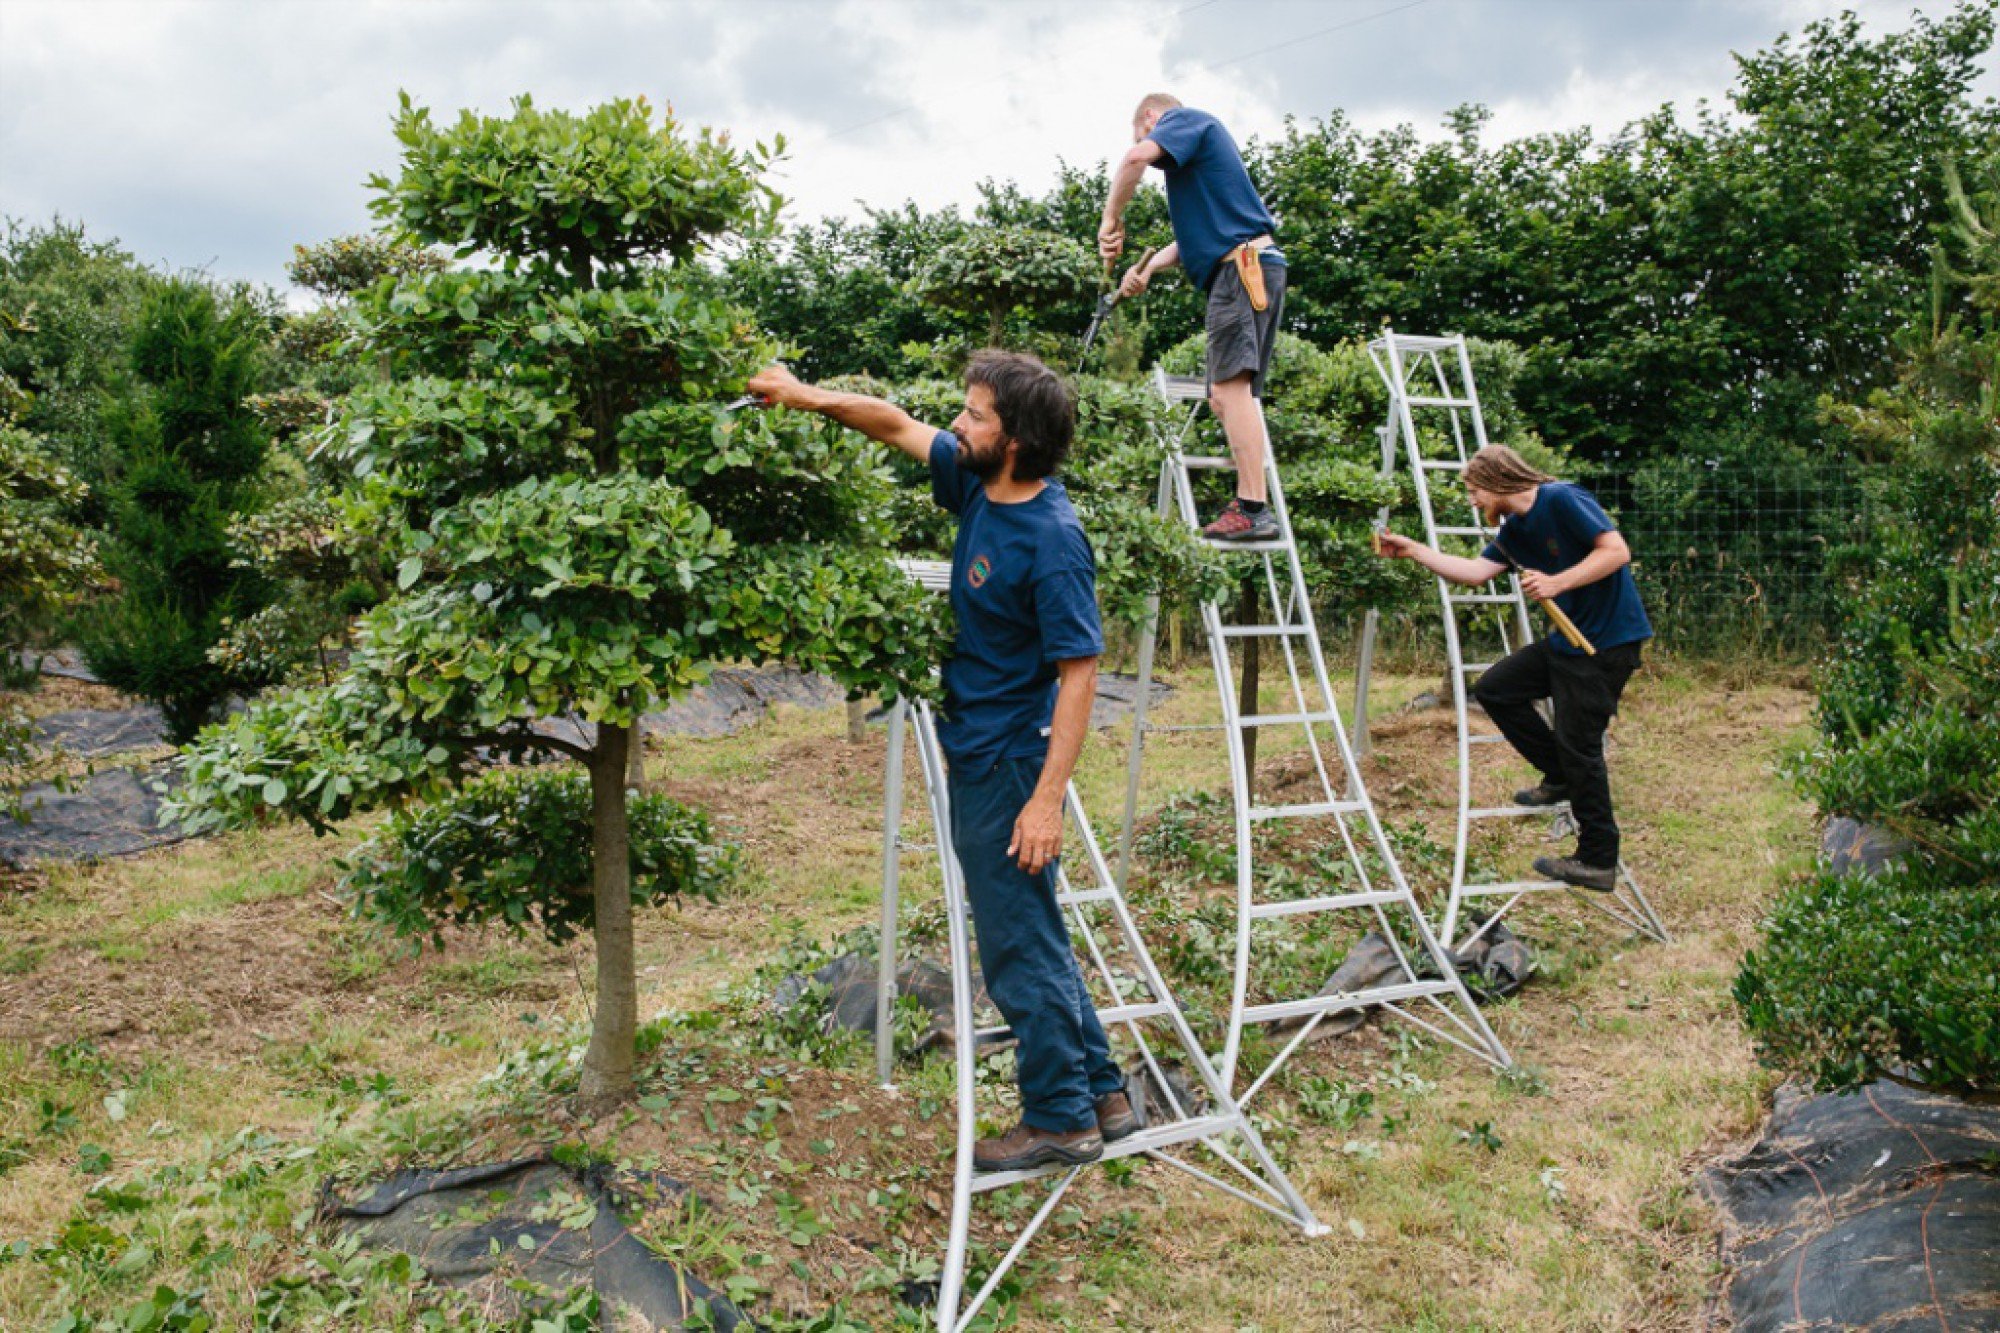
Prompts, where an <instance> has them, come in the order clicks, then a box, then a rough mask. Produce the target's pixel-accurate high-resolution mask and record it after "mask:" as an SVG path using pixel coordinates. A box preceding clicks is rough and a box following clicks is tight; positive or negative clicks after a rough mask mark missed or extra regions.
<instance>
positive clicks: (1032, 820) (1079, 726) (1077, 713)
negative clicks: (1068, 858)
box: [1007, 657, 1097, 875]
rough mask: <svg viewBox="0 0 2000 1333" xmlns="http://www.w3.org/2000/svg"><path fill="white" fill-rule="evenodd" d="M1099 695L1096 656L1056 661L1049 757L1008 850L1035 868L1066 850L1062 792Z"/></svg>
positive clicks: (1030, 869)
mask: <svg viewBox="0 0 2000 1333" xmlns="http://www.w3.org/2000/svg"><path fill="white" fill-rule="evenodd" d="M1096 697H1097V659H1096V658H1094V657H1073V658H1070V659H1069V660H1067V661H1063V662H1058V663H1056V711H1055V716H1054V717H1053V718H1052V719H1050V722H1049V757H1048V758H1047V759H1045V760H1043V761H1042V776H1041V779H1040V780H1039V781H1038V782H1036V783H1035V791H1034V794H1033V795H1032V796H1030V797H1029V798H1028V804H1027V805H1026V806H1024V807H1022V810H1021V814H1020V817H1019V818H1017V819H1015V821H1014V840H1013V841H1012V842H1011V843H1009V844H1008V845H1007V855H1009V856H1011V857H1013V858H1015V860H1016V862H1017V863H1018V864H1019V865H1020V867H1021V869H1023V870H1025V871H1027V872H1028V873H1029V874H1031V875H1032V874H1035V873H1037V872H1039V871H1040V870H1041V868H1042V867H1043V866H1045V865H1047V864H1048V863H1049V862H1050V861H1053V860H1055V858H1056V857H1057V856H1058V855H1059V854H1061V852H1062V834H1063V797H1064V795H1065V794H1067V792H1068V791H1069V780H1070V777H1071V775H1073V774H1074V773H1075V772H1076V760H1077V756H1078V755H1080V754H1082V753H1083V738H1084V735H1085V733H1087V732H1088V731H1089V730H1090V704H1091V701H1092V700H1093V699H1095V698H1096Z"/></svg>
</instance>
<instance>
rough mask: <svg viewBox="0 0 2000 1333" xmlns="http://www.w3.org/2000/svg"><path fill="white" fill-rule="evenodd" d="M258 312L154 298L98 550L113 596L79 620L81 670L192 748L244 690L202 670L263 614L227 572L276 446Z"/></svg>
mask: <svg viewBox="0 0 2000 1333" xmlns="http://www.w3.org/2000/svg"><path fill="white" fill-rule="evenodd" d="M266 333H267V331H266V326H265V323H264V320H263V315H262V312H261V311H260V310H258V309H257V308H256V307H255V306H253V305H252V304H251V303H250V302H248V301H247V300H244V299H242V298H241V297H240V296H233V295H224V296H218V294H217V293H216V292H215V291H214V290H212V289H211V288H210V287H208V286H207V285H206V284H205V283H201V282H196V281H194V280H191V279H184V280H179V281H175V282H170V283H167V284H165V285H164V286H162V287H161V288H160V289H159V290H158V291H156V292H154V293H153V294H152V295H151V296H149V297H148V298H147V300H146V302H145V305H144V306H143V308H142V309H141V311H140V314H139V317H138V321H137V323H136V325H135V327H134V331H133V336H132V348H131V355H132V365H133V370H134V372H135V373H136V374H137V376H138V377H139V379H140V380H141V381H142V382H143V383H144V385H145V386H146V392H145V394H144V396H143V397H142V398H141V399H139V400H138V401H137V402H136V403H135V404H134V405H133V409H132V410H131V411H130V412H129V413H128V414H127V415H126V416H124V417H123V419H122V420H121V421H120V422H119V429H118V431H117V437H118V452H119V466H120V472H119V475H118V477H117V479H116V480H115V481H114V482H113V485H112V506H111V512H112V525H111V535H110V540H109V541H108V542H107V543H106V545H105V548H104V564H105V570H106V572H107V573H108V574H109V575H110V576H111V578H112V579H113V580H114V581H115V584H116V587H117V592H116V594H115V596H114V597H112V598H111V599H110V600H109V601H108V602H106V603H105V604H103V605H100V606H96V607H93V608H92V609H91V612H90V614H89V615H87V616H84V617H82V618H80V620H79V623H78V632H77V639H78V642H79V643H80V645H81V646H82V649H83V654H84V658H85V660H86V661H88V662H89V663H90V668H91V670H92V671H94V672H96V673H97V675H98V676H99V678H101V679H102V680H103V681H104V682H105V683H106V684H108V685H111V686H113V687H115V688H117V689H120V690H123V691H125V692H126V693H127V694H134V695H138V696H139V697H140V698H143V699H147V700H150V701H152V702H154V703H156V704H158V705H159V706H160V711H161V713H162V714H163V715H164V716H165V718H166V723H167V732H168V734H169V735H170V736H171V737H172V738H173V739H174V740H175V741H176V742H184V741H186V740H188V739H190V738H191V737H193V735H194V733H195V732H196V731H197V730H199V729H200V727H201V725H202V723H204V722H206V721H208V720H209V719H210V718H211V717H213V716H214V715H215V713H216V712H217V710H218V709H219V708H220V707H221V705H222V702H223V700H224V699H226V698H227V697H228V695H229V693H230V692H231V689H232V688H233V687H234V686H235V685H236V683H237V682H234V681H232V680H231V678H230V676H229V674H228V673H227V672H225V671H224V670H222V669H221V668H220V667H218V666H216V665H215V664H213V663H211V662H210V661H209V660H208V652H209V649H210V648H212V647H214V646H215V644H216V643H217V642H218V641H220V640H221V638H222V637H223V634H224V633H225V630H226V627H227V622H228V621H229V619H230V618H232V617H237V616H244V615H249V614H252V613H254V612H256V611H257V610H259V609H260V608H261V607H262V606H263V605H264V604H265V603H266V601H267V600H268V597H269V592H268V589H267V587H266V585H265V583H264V581H263V579H262V578H261V577H259V576H258V575H257V574H256V573H255V571H252V570H246V569H242V568H240V567H237V566H236V565H235V564H234V563H233V560H232V552H231V550H230V547H229V541H228V535H227V528H228V524H229V521H230V519H231V518H232V517H234V516H235V515H237V514H239V513H242V512H246V511H248V510H249V509H251V508H252V507H254V504H255V502H256V500H257V498H258V493H257V487H258V483H259V480H260V474H261V470H262V468H263V466H264V462H265V459H266V456H267V454H268V452H269V448H270V435H269V433H268V432H267V431H266V430H265V429H264V426H263V424H262V423H261V422H260V421H259V420H258V419H257V417H256V414H255V413H254V412H253V411H252V410H251V408H250V407H249V405H248V399H249V398H250V397H251V395H252V394H254V393H255V392H256V391H257V390H258V389H259V388H260V387H262V379H263V375H264V373H265V362H264V355H265V341H266Z"/></svg>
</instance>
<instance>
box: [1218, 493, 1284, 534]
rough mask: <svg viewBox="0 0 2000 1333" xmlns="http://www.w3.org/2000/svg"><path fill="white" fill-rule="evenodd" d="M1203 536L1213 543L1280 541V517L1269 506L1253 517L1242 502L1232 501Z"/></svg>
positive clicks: (1238, 500)
mask: <svg viewBox="0 0 2000 1333" xmlns="http://www.w3.org/2000/svg"><path fill="white" fill-rule="evenodd" d="M1201 535H1202V536H1204V537H1206V538H1208V540H1210V541H1212V542H1274V541H1276V540H1278V516H1277V514H1275V513H1273V512H1272V510H1271V506H1269V505H1265V506H1264V507H1263V508H1262V509H1260V510H1258V511H1257V512H1256V513H1255V514H1254V515H1253V514H1251V513H1249V512H1248V511H1246V510H1245V509H1244V508H1243V501H1242V500H1240V499H1236V500H1231V501H1230V502H1229V504H1228V506H1227V507H1225V508H1224V509H1223V511H1222V512H1221V513H1220V514H1219V515H1217V516H1216V519H1215V522H1213V523H1211V524H1209V525H1208V526H1207V527H1205V528H1203V529H1202V530H1201Z"/></svg>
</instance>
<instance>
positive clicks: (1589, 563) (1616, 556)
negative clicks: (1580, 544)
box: [1521, 531, 1632, 597]
mask: <svg viewBox="0 0 2000 1333" xmlns="http://www.w3.org/2000/svg"><path fill="white" fill-rule="evenodd" d="M1631 563H1632V548H1631V547H1629V546H1627V545H1626V544H1625V539H1624V538H1623V537H1621V536H1619V535H1618V533H1616V532H1615V531H1614V532H1600V533H1598V534H1597V541H1596V542H1595V543H1594V544H1593V545H1592V546H1591V548H1590V554H1589V555H1587V556H1585V557H1584V558H1583V559H1581V560H1579V561H1577V562H1576V563H1575V564H1573V565H1571V566H1570V567H1569V568H1568V569H1565V570H1564V571H1563V572H1562V573H1560V574H1542V573H1538V572H1537V571H1535V570H1532V569H1527V570H1522V571H1521V590H1522V591H1523V592H1525V593H1527V594H1528V596H1530V597H1556V596H1559V595H1560V594H1562V593H1566V592H1569V591H1571V590H1572V589H1575V588H1581V587H1585V586H1586V585H1588V584H1592V583H1595V582H1597V581H1598V580H1599V579H1608V578H1610V577H1611V576H1612V575H1613V574H1616V573H1617V572H1618V571H1619V570H1621V569H1623V568H1625V566H1627V565H1629V564H1631Z"/></svg>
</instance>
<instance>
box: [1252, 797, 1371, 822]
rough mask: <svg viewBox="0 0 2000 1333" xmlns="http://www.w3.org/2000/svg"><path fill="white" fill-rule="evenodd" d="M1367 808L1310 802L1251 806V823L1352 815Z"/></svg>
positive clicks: (1350, 803) (1357, 803) (1362, 803)
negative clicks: (1267, 820)
mask: <svg viewBox="0 0 2000 1333" xmlns="http://www.w3.org/2000/svg"><path fill="white" fill-rule="evenodd" d="M1367 808H1368V802H1366V801H1312V802H1308V803H1307V804H1305V805H1253V806H1251V807H1250V820H1251V822H1252V823H1255V822H1256V821H1258V820H1260V819H1311V818H1313V817H1314V816H1316V815H1353V814H1359V813H1360V812H1361V811H1363V810H1366V809H1367Z"/></svg>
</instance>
